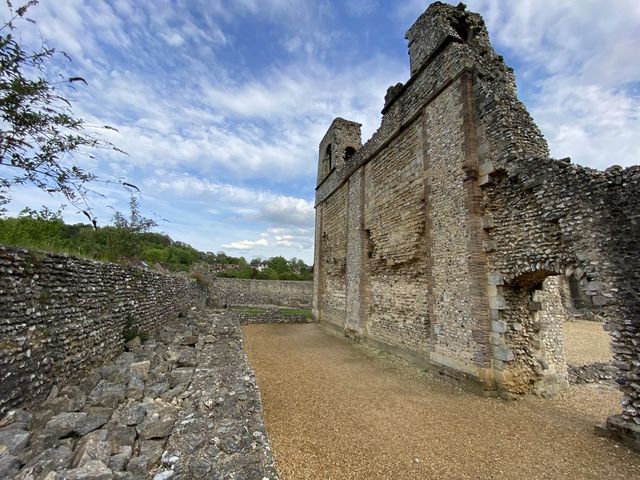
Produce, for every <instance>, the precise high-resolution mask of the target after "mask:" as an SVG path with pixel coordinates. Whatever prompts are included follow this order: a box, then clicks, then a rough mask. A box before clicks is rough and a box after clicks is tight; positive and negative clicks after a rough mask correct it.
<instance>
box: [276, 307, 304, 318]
mask: <svg viewBox="0 0 640 480" xmlns="http://www.w3.org/2000/svg"><path fill="white" fill-rule="evenodd" d="M278 313H279V314H280V315H300V316H302V317H304V318H312V315H311V310H305V309H300V308H283V309H280V310H278Z"/></svg>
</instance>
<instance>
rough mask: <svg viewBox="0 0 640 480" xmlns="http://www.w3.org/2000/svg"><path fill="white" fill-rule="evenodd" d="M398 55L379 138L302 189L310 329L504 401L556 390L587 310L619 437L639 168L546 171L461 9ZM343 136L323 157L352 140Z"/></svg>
mask: <svg viewBox="0 0 640 480" xmlns="http://www.w3.org/2000/svg"><path fill="white" fill-rule="evenodd" d="M407 39H408V40H409V51H410V64H411V78H410V79H409V80H408V81H407V82H406V83H405V84H404V85H403V84H397V85H395V86H393V87H390V88H389V90H388V92H387V95H386V98H385V106H384V109H383V111H382V113H383V118H382V122H381V125H380V127H379V129H378V130H377V131H376V132H375V133H374V135H373V136H372V138H371V139H370V140H369V141H367V142H366V143H365V144H364V145H363V146H362V147H361V148H359V149H358V150H357V152H356V153H355V155H354V156H353V157H351V158H349V159H348V160H346V161H345V162H344V163H343V164H338V165H336V167H335V168H334V169H333V170H331V171H329V172H328V173H326V175H325V176H324V177H322V178H320V177H319V178H318V186H317V188H316V229H317V231H316V256H315V259H316V270H315V277H314V281H315V290H314V294H315V296H316V298H315V299H314V314H315V315H316V318H317V319H319V320H320V321H323V322H328V323H331V324H333V325H335V326H339V327H341V328H344V330H345V331H346V332H347V333H348V334H350V335H351V334H355V335H357V336H360V337H361V338H362V339H364V340H366V341H372V342H373V343H375V344H376V345H378V346H382V347H384V348H386V347H388V348H390V349H391V350H393V351H396V352H399V353H403V352H404V353H407V354H408V355H407V356H409V357H411V358H414V359H418V360H419V361H420V362H421V363H426V364H427V365H431V366H432V367H434V368H437V369H438V370H440V371H441V372H443V373H446V374H447V375H450V376H452V377H455V378H458V379H462V380H465V381H471V382H472V383H474V384H476V385H480V386H481V387H482V388H483V389H484V390H485V391H495V392H500V393H501V394H504V395H507V396H509V395H513V394H524V393H530V392H538V393H554V392H557V391H559V390H560V389H562V388H564V387H565V386H566V383H567V382H566V362H565V360H564V350H563V345H562V338H561V324H562V322H563V320H564V318H565V317H566V308H567V305H568V306H569V307H570V308H578V309H582V310H583V311H589V312H595V313H597V315H599V316H601V317H604V318H605V323H606V328H607V329H609V330H611V332H612V339H613V352H614V357H615V359H616V365H617V366H618V368H619V369H620V378H619V383H620V384H621V385H622V390H623V392H624V394H625V397H624V400H623V404H624V412H623V413H622V416H621V417H620V421H621V422H622V423H624V422H627V423H628V424H629V425H636V424H640V400H639V399H640V373H639V372H640V360H639V358H640V357H639V349H640V343H639V342H638V338H640V337H639V335H640V325H639V324H640V281H639V280H640V268H639V267H638V260H637V251H638V247H639V246H640V244H639V242H640V218H638V217H639V215H640V189H639V182H640V167H632V168H629V169H624V170H623V169H621V168H611V169H608V170H607V171H605V172H600V171H596V170H592V169H588V168H584V167H580V166H575V165H572V164H571V163H570V162H569V161H566V160H562V161H559V160H554V159H551V158H549V157H548V155H549V152H548V147H547V144H546V142H545V140H544V138H543V137H542V134H541V133H540V131H539V129H538V128H537V126H536V125H535V123H534V122H533V120H532V119H531V117H530V115H529V114H528V113H527V111H526V109H525V107H524V105H523V104H522V103H521V102H520V101H519V100H518V99H517V97H516V93H515V78H514V75H513V71H512V70H511V69H510V68H509V67H507V66H506V65H505V64H504V62H503V59H502V57H500V56H499V55H497V54H496V53H495V51H494V50H493V48H492V47H491V45H490V43H489V37H488V33H487V30H486V27H485V26H484V23H483V21H482V18H481V17H480V16H479V15H477V14H473V13H470V12H467V11H466V10H465V7H464V5H462V4H461V5H459V6H458V7H452V6H450V5H445V4H441V3H439V2H436V3H434V4H433V5H431V6H430V7H429V8H428V9H427V11H426V12H425V13H424V14H423V15H422V16H421V17H420V18H419V19H418V21H417V22H416V23H415V24H414V26H413V27H412V28H411V29H410V30H409V31H408V32H407ZM338 120H339V121H338ZM349 125H351V126H349ZM354 125H358V124H355V123H354V122H348V121H346V120H343V119H337V120H336V121H334V123H333V124H332V125H331V127H330V129H329V131H328V132H327V135H326V136H325V139H323V142H325V141H326V139H328V138H331V139H333V140H332V141H333V142H334V143H340V141H341V140H340V137H341V136H344V135H347V134H346V133H345V132H347V131H348V135H349V137H348V139H347V138H346V137H345V140H344V141H345V142H346V141H350V142H353V133H354V132H356V129H355V127H353V126H354ZM338 127H339V128H338ZM357 132H358V133H359V126H358V128H357ZM358 141H359V140H358ZM321 150H322V148H321ZM345 272H346V275H345ZM569 283H570V284H571V285H572V289H573V292H572V293H571V294H569V292H570V291H571V289H569V288H568V286H567V285H568V284H569ZM572 298H574V299H575V302H574V301H573V300H572Z"/></svg>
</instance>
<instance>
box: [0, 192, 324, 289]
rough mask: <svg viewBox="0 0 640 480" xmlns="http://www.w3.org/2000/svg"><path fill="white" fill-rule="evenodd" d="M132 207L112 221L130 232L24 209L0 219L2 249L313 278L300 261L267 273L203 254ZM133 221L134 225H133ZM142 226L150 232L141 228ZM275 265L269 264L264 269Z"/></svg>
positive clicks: (222, 255) (267, 277)
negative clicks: (225, 266)
mask: <svg viewBox="0 0 640 480" xmlns="http://www.w3.org/2000/svg"><path fill="white" fill-rule="evenodd" d="M133 203H134V205H136V212H137V213H135V212H130V214H129V218H128V219H127V218H126V217H125V216H124V215H123V214H118V215H114V219H115V218H116V217H118V218H125V219H126V220H127V224H126V225H127V226H131V225H133V228H132V229H129V230H127V228H126V226H124V225H120V226H115V225H110V226H106V227H101V228H97V229H96V228H94V227H93V226H92V225H86V224H76V225H67V224H65V223H64V222H63V221H62V217H61V214H60V211H51V210H49V209H47V208H46V207H43V209H42V210H40V211H37V210H33V209H30V208H25V209H24V210H23V211H22V212H21V213H20V215H19V216H18V217H17V218H4V219H0V244H4V245H14V246H18V247H25V248H33V249H38V250H47V251H53V252H64V253H71V254H73V255H80V256H83V257H88V258H93V259H96V260H103V261H110V262H125V263H130V262H131V260H134V259H137V260H142V261H144V262H146V263H148V264H149V265H151V266H153V265H155V264H160V265H161V266H162V267H164V268H166V269H168V270H172V271H179V270H183V271H187V270H189V268H190V267H191V266H192V265H194V264H197V263H205V264H228V265H230V266H231V265H234V266H235V265H237V266H238V267H237V268H234V269H233V270H231V269H230V270H226V271H223V272H222V275H223V276H233V277H237V278H259V279H264V280H311V279H312V278H313V273H312V271H311V268H310V267H308V266H307V265H305V263H304V262H303V261H302V260H296V259H295V258H293V259H291V260H284V258H283V257H273V259H276V260H275V261H274V262H273V264H274V265H278V266H279V267H278V268H279V271H276V270H274V269H273V268H271V267H267V268H265V269H264V270H262V271H258V270H257V269H254V268H253V267H252V266H251V265H249V263H247V260H246V259H245V258H244V257H232V256H229V255H226V254H225V253H224V252H218V253H213V252H201V251H199V250H196V249H195V248H193V247H192V246H191V245H188V244H186V243H183V242H176V241H174V240H172V239H171V238H170V237H169V236H168V235H166V234H163V233H156V232H152V231H150V230H151V229H152V228H153V227H152V226H150V224H149V222H148V221H147V222H144V220H150V219H145V217H143V216H142V215H141V214H140V212H139V205H138V202H137V201H136V202H133ZM134 213H135V215H134ZM136 215H137V216H136ZM132 217H133V218H137V219H138V220H135V221H133V222H132V220H131V218H132ZM140 222H142V225H147V226H148V228H146V227H144V228H143V227H140ZM136 225H138V226H137V227H136ZM154 226H155V225H154ZM273 259H269V260H267V264H269V263H270V262H271V260H273ZM283 261H284V262H283ZM280 266H281V267H282V268H280Z"/></svg>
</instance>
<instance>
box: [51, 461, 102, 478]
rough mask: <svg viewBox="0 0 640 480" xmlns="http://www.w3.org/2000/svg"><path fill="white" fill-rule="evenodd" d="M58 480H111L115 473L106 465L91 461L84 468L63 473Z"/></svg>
mask: <svg viewBox="0 0 640 480" xmlns="http://www.w3.org/2000/svg"><path fill="white" fill-rule="evenodd" d="M58 478H60V480H111V479H112V478H113V472H112V471H111V470H110V469H109V468H108V467H107V466H106V465H105V464H104V463H102V462H100V461H98V460H91V461H89V462H87V463H86V464H85V465H83V466H82V467H78V468H74V469H71V470H66V471H64V472H62V473H61V474H60V475H59V476H58Z"/></svg>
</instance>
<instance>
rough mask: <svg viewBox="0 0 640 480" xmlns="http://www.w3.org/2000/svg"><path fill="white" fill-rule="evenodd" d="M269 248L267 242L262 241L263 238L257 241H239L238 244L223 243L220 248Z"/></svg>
mask: <svg viewBox="0 0 640 480" xmlns="http://www.w3.org/2000/svg"><path fill="white" fill-rule="evenodd" d="M268 246H269V242H268V241H267V240H266V239H264V238H260V239H258V240H254V241H251V240H240V241H238V242H230V243H225V244H223V245H222V248H226V249H229V250H242V251H244V250H253V249H255V248H256V247H268Z"/></svg>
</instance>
